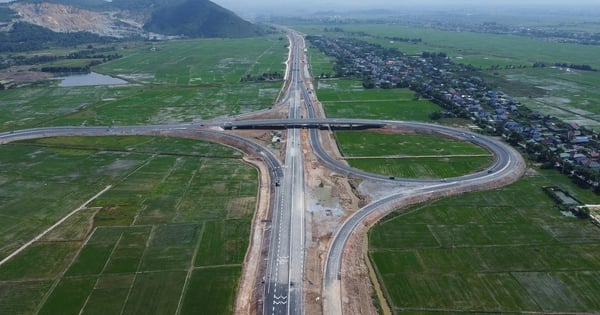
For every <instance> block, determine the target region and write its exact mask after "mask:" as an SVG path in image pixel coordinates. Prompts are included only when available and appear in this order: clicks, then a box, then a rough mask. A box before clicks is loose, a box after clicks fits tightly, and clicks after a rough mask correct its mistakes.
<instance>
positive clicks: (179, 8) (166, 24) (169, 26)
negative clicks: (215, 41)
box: [144, 0, 264, 38]
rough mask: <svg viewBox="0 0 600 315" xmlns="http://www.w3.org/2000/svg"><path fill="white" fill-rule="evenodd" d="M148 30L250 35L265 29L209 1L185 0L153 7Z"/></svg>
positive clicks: (190, 33)
mask: <svg viewBox="0 0 600 315" xmlns="http://www.w3.org/2000/svg"><path fill="white" fill-rule="evenodd" d="M144 28H145V29H146V30H148V31H151V32H155V33H159V34H168V35H185V36H188V37H225V38H238V37H253V36H257V35H261V34H263V33H264V30H263V29H261V28H260V27H258V26H256V25H254V24H252V23H250V22H248V21H245V20H243V19H242V18H240V17H238V16H237V15H235V14H234V13H233V12H231V11H229V10H227V9H224V8H223V7H220V6H218V5H217V4H215V3H213V2H211V1H208V0H202V1H200V0H187V1H183V2H181V1H180V3H174V4H173V5H170V6H166V7H162V8H160V9H158V10H155V11H154V12H153V13H152V15H151V17H150V19H149V20H148V21H147V22H146V24H145V25H144Z"/></svg>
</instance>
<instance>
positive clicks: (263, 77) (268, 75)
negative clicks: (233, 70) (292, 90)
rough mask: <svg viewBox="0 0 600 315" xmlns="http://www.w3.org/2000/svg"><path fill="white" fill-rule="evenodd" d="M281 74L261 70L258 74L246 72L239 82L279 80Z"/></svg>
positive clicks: (281, 78)
mask: <svg viewBox="0 0 600 315" xmlns="http://www.w3.org/2000/svg"><path fill="white" fill-rule="evenodd" d="M281 80H283V75H282V74H281V72H276V71H275V72H263V73H262V74H260V75H251V74H246V76H243V77H241V78H240V82H264V81H281Z"/></svg>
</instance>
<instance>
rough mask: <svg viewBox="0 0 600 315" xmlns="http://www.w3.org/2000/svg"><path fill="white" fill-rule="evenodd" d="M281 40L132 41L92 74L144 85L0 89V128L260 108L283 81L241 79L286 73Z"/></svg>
mask: <svg viewBox="0 0 600 315" xmlns="http://www.w3.org/2000/svg"><path fill="white" fill-rule="evenodd" d="M286 44H287V42H286V41H285V40H284V39H283V38H279V37H263V38H253V39H238V40H209V39H204V40H187V41H173V42H168V43H164V42H157V43H150V42H148V43H131V44H128V45H127V48H126V49H123V50H119V51H118V52H119V54H122V55H123V58H121V59H117V60H112V61H109V62H106V63H104V64H102V65H99V66H97V67H95V68H94V71H98V72H101V73H106V74H110V75H113V76H118V77H121V78H124V79H127V80H129V81H131V82H133V83H139V84H143V86H120V87H106V86H92V87H47V86H43V87H35V86H31V87H23V88H18V89H10V90H5V91H0V97H1V98H2V104H1V105H0V130H3V131H8V130H14V129H23V128H28V127H36V126H47V125H55V126H56V125H82V124H84V125H113V124H118V125H131V124H148V123H153V124H164V123H173V122H191V121H194V120H198V119H210V118H215V117H219V116H227V115H234V114H241V113H246V112H250V111H255V110H260V109H265V108H267V107H269V106H271V105H272V104H273V103H274V102H275V101H276V99H277V97H278V96H279V93H280V90H281V85H282V83H281V82H253V83H248V82H240V81H241V78H242V77H246V76H247V75H250V76H252V77H258V76H261V75H262V74H263V73H283V64H282V62H283V61H284V60H285V58H286V55H287V49H286V47H285V46H286ZM120 48H123V47H120ZM120 48H119V49H120ZM53 53H61V54H68V52H53ZM32 58H33V57H32ZM74 60H77V59H74ZM74 60H64V61H61V63H62V62H74ZM86 60H87V59H86Z"/></svg>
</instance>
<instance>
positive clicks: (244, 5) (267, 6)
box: [212, 0, 600, 13]
mask: <svg viewBox="0 0 600 315" xmlns="http://www.w3.org/2000/svg"><path fill="white" fill-rule="evenodd" d="M212 1H213V2H215V3H217V4H219V5H221V6H223V7H225V8H227V9H230V10H233V11H236V12H254V13H256V12H257V11H258V12H259V13H260V12H262V13H271V12H282V13H283V12H287V13H294V12H298V11H297V10H301V11H305V12H306V11H308V12H315V11H325V10H333V11H347V10H365V9H370V10H378V9H403V8H418V9H426V8H432V9H442V8H450V9H451V8H468V7H474V8H485V7H490V8H493V7H503V8H507V7H511V6H513V7H534V6H539V7H540V9H543V8H549V7H567V8H571V9H577V7H578V6H582V7H589V6H595V7H600V2H599V1H598V0H573V1H570V2H569V3H565V2H564V1H556V0H554V1H548V0H528V1H522V0H491V1H485V2H482V1H479V0H455V1H452V2H448V1H445V0H404V1H395V0H371V1H369V2H365V1H352V0H350V1H344V0H303V1H277V0H255V1H252V2H247V1H243V0H212Z"/></svg>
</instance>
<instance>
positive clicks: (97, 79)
mask: <svg viewBox="0 0 600 315" xmlns="http://www.w3.org/2000/svg"><path fill="white" fill-rule="evenodd" d="M59 80H61V81H60V84H59V85H58V86H60V87H73V86H92V85H126V84H129V82H127V81H125V80H121V79H119V78H114V77H111V76H109V75H104V74H100V73H96V72H90V73H87V74H74V75H69V76H66V77H62V78H59Z"/></svg>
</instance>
